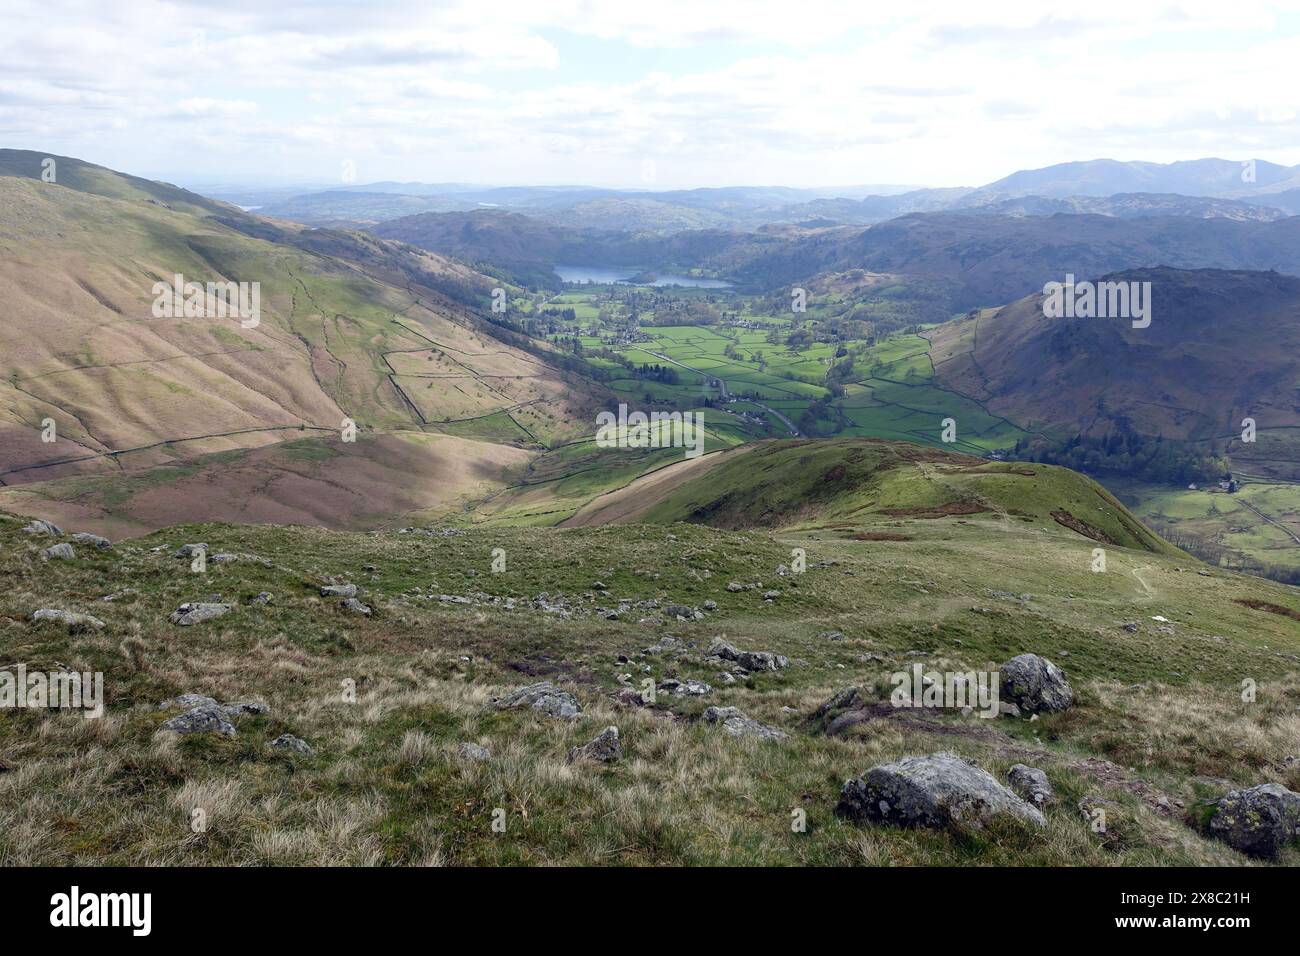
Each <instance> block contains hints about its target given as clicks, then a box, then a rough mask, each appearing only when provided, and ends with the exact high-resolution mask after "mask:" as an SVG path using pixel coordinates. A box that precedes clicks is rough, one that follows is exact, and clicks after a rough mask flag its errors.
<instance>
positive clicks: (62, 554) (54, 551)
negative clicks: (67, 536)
mask: <svg viewBox="0 0 1300 956" xmlns="http://www.w3.org/2000/svg"><path fill="white" fill-rule="evenodd" d="M76 556H77V552H75V551H73V550H72V545H70V544H68V543H67V542H66V541H64V542H61V543H59V544H55V545H51V546H50V547H48V548H46V549H45V550H44V551H42V552H41V558H42V560H45V561H71V560H72V559H73V558H75V557H76Z"/></svg>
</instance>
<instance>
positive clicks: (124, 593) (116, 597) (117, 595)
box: [100, 588, 140, 601]
mask: <svg viewBox="0 0 1300 956" xmlns="http://www.w3.org/2000/svg"><path fill="white" fill-rule="evenodd" d="M139 593H140V592H139V591H137V590H136V589H135V588H123V589H122V590H120V591H114V592H113V593H112V594H105V595H104V596H103V597H102V598H100V600H101V601H120V600H121V599H122V598H124V597H131V596H132V595H135V594H139Z"/></svg>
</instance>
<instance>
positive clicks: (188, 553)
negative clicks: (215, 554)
mask: <svg viewBox="0 0 1300 956" xmlns="http://www.w3.org/2000/svg"><path fill="white" fill-rule="evenodd" d="M200 551H202V552H203V553H204V554H206V553H207V551H208V546H207V544H206V543H205V542H199V543H198V544H183V545H181V546H180V547H179V548H177V549H176V550H175V551H173V552H172V557H173V558H192V557H194V555H196V554H198V553H199V552H200Z"/></svg>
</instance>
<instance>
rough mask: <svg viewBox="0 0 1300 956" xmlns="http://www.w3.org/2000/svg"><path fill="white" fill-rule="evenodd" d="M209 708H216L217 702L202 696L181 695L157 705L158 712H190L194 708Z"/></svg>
mask: <svg viewBox="0 0 1300 956" xmlns="http://www.w3.org/2000/svg"><path fill="white" fill-rule="evenodd" d="M203 706H210V707H216V706H217V702H216V700H214V699H213V698H211V697H204V696H203V695H202V694H181V695H180V696H179V697H172V698H169V699H168V700H165V701H163V702H162V703H161V704H159V705H158V709H159V710H181V709H183V710H192V709H193V708H195V707H203Z"/></svg>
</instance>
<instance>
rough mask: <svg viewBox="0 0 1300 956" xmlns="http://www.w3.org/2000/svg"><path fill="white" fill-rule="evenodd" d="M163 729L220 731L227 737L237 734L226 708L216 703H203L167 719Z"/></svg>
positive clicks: (199, 732)
mask: <svg viewBox="0 0 1300 956" xmlns="http://www.w3.org/2000/svg"><path fill="white" fill-rule="evenodd" d="M162 729H163V730H170V731H172V732H173V733H177V734H204V733H218V734H223V735H224V736H226V737H233V736H235V725H234V724H232V723H231V722H230V719H229V718H228V717H227V716H226V712H225V710H223V709H222V708H220V707H218V706H216V705H215V704H201V705H199V706H198V707H195V708H193V709H192V710H187V711H186V712H185V713H183V714H178V715H177V716H175V717H172V718H170V719H169V720H167V721H165V722H164V723H163V725H162Z"/></svg>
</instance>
